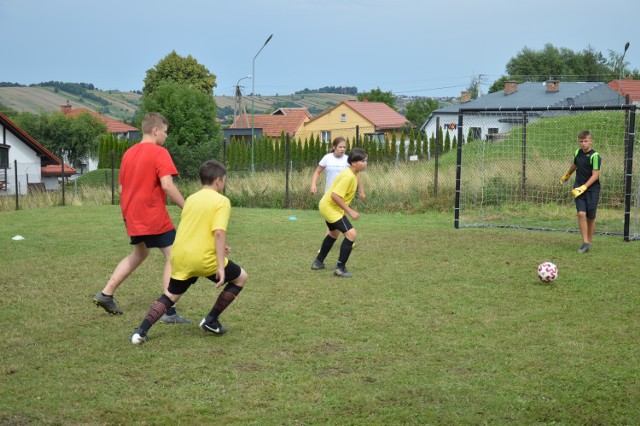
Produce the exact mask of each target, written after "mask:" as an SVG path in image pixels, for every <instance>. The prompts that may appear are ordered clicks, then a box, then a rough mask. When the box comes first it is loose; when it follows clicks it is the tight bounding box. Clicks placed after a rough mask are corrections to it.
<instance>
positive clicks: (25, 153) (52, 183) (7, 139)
mask: <svg viewBox="0 0 640 426" xmlns="http://www.w3.org/2000/svg"><path fill="white" fill-rule="evenodd" d="M63 167H64V169H63ZM74 174H76V171H75V169H73V168H72V167H70V166H68V165H66V164H65V165H64V166H63V165H62V162H61V161H60V159H59V158H58V157H56V156H55V155H53V153H52V152H51V151H49V150H48V149H46V148H45V147H44V146H42V145H41V144H40V143H39V142H38V141H36V140H35V139H33V138H32V137H31V136H30V135H29V134H27V133H26V132H25V131H24V130H22V129H21V128H20V127H18V125H16V124H15V123H14V122H13V121H11V120H10V119H9V118H8V117H7V116H6V115H4V114H2V113H0V195H10V194H13V195H15V194H16V192H17V193H19V194H26V193H27V192H28V191H29V190H33V189H38V190H43V189H57V187H58V177H60V176H65V177H68V176H71V175H74Z"/></svg>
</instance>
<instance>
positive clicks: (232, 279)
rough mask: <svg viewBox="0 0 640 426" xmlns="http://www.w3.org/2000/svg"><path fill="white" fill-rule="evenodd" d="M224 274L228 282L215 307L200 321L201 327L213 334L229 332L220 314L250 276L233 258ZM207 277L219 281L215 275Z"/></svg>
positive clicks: (236, 295)
mask: <svg viewBox="0 0 640 426" xmlns="http://www.w3.org/2000/svg"><path fill="white" fill-rule="evenodd" d="M224 275H225V277H226V280H227V284H226V285H225V286H224V288H223V289H222V291H221V292H220V294H219V295H218V299H217V300H216V303H215V304H214V305H213V308H211V311H209V314H207V316H206V317H204V318H203V319H202V321H200V328H201V329H202V330H203V331H206V332H209V333H213V334H224V333H226V332H227V329H226V328H225V327H224V326H223V325H222V324H220V320H219V318H220V315H221V314H222V313H223V312H224V311H225V310H226V309H227V308H228V307H229V305H230V304H231V303H232V302H233V301H234V300H235V299H236V298H237V297H238V295H239V294H240V292H241V291H242V289H243V288H244V285H245V283H246V282H247V278H248V275H247V272H246V271H245V270H244V269H242V268H241V267H240V266H239V265H236V264H235V263H233V262H232V261H231V260H229V261H228V263H227V266H225V268H224ZM207 278H208V279H209V280H211V281H213V282H217V280H218V279H217V277H216V276H215V275H212V276H210V277H207Z"/></svg>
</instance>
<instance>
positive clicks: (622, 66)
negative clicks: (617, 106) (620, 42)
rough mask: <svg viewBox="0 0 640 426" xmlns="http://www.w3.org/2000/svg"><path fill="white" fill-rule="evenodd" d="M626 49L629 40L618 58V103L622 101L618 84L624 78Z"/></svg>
mask: <svg viewBox="0 0 640 426" xmlns="http://www.w3.org/2000/svg"><path fill="white" fill-rule="evenodd" d="M627 49H629V42H626V43H625V45H624V52H622V57H621V58H620V72H619V74H618V94H619V96H620V103H622V91H621V89H620V85H621V84H622V79H623V78H624V55H626V54H627Z"/></svg>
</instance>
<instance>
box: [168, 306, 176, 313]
mask: <svg viewBox="0 0 640 426" xmlns="http://www.w3.org/2000/svg"><path fill="white" fill-rule="evenodd" d="M166 314H167V315H175V314H176V305H175V304H173V305H171V306H169V307H168V308H167V312H166Z"/></svg>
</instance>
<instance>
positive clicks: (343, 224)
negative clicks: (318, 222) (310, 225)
mask: <svg viewBox="0 0 640 426" xmlns="http://www.w3.org/2000/svg"><path fill="white" fill-rule="evenodd" d="M325 223H326V224H327V228H329V231H334V230H336V229H337V230H338V231H340V232H342V233H343V234H344V233H346V232H347V231H348V230H350V229H353V225H352V224H351V222H349V219H347V216H342V218H341V219H340V220H339V221H337V222H333V223H329V222H327V221H326V220H325Z"/></svg>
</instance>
